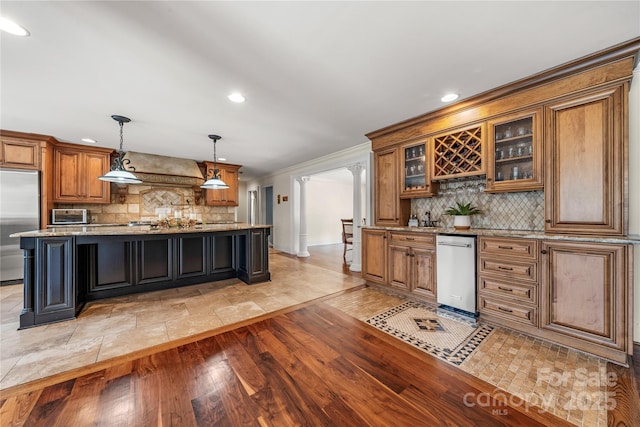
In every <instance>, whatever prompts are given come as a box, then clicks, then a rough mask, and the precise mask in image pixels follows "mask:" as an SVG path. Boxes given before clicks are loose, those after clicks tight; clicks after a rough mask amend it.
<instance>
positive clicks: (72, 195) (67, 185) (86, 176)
mask: <svg viewBox="0 0 640 427" xmlns="http://www.w3.org/2000/svg"><path fill="white" fill-rule="evenodd" d="M111 152H112V150H110V149H101V148H93V147H92V148H89V147H85V146H73V145H71V144H64V145H62V144H59V145H56V146H55V147H54V149H53V156H54V157H53V201H54V202H58V203H109V202H110V201H111V188H110V185H109V182H106V181H100V180H99V179H98V177H99V176H101V175H104V174H105V173H107V171H109V168H110V153H111Z"/></svg>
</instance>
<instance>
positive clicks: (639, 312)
mask: <svg viewBox="0 0 640 427" xmlns="http://www.w3.org/2000/svg"><path fill="white" fill-rule="evenodd" d="M629 234H630V235H635V236H636V237H640V66H638V67H636V69H635V71H634V73H633V81H632V82H631V90H630V91H629ZM634 254H635V256H634V263H633V264H634V265H633V268H634V286H633V288H634V291H633V292H634V298H633V299H634V300H635V303H634V310H633V311H634V315H633V340H634V341H635V342H638V343H640V246H638V245H635V246H634Z"/></svg>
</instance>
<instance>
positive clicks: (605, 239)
mask: <svg viewBox="0 0 640 427" xmlns="http://www.w3.org/2000/svg"><path fill="white" fill-rule="evenodd" d="M361 228H366V229H370V230H387V231H404V232H412V233H426V234H455V235H460V236H490V237H520V238H526V239H544V240H566V241H574V242H575V241H579V242H594V243H619V244H620V243H622V244H631V245H640V235H629V236H619V237H613V236H588V235H568V234H549V233H545V232H544V231H535V230H499V229H488V228H471V229H469V230H456V229H455V228H445V227H379V226H374V225H366V226H362V227H361Z"/></svg>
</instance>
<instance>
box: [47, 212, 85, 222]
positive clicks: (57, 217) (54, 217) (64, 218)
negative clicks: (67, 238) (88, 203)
mask: <svg viewBox="0 0 640 427" xmlns="http://www.w3.org/2000/svg"><path fill="white" fill-rule="evenodd" d="M88 220H89V211H88V210H87V209H51V224H56V225H60V224H87V223H88V222H89V221H88Z"/></svg>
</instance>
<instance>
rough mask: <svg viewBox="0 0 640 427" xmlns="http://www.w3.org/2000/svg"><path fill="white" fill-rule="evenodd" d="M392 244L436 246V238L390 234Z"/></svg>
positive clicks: (422, 235)
mask: <svg viewBox="0 0 640 427" xmlns="http://www.w3.org/2000/svg"><path fill="white" fill-rule="evenodd" d="M390 234H391V243H395V244H404V245H411V246H413V245H435V244H436V236H435V235H433V234H422V233H390Z"/></svg>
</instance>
